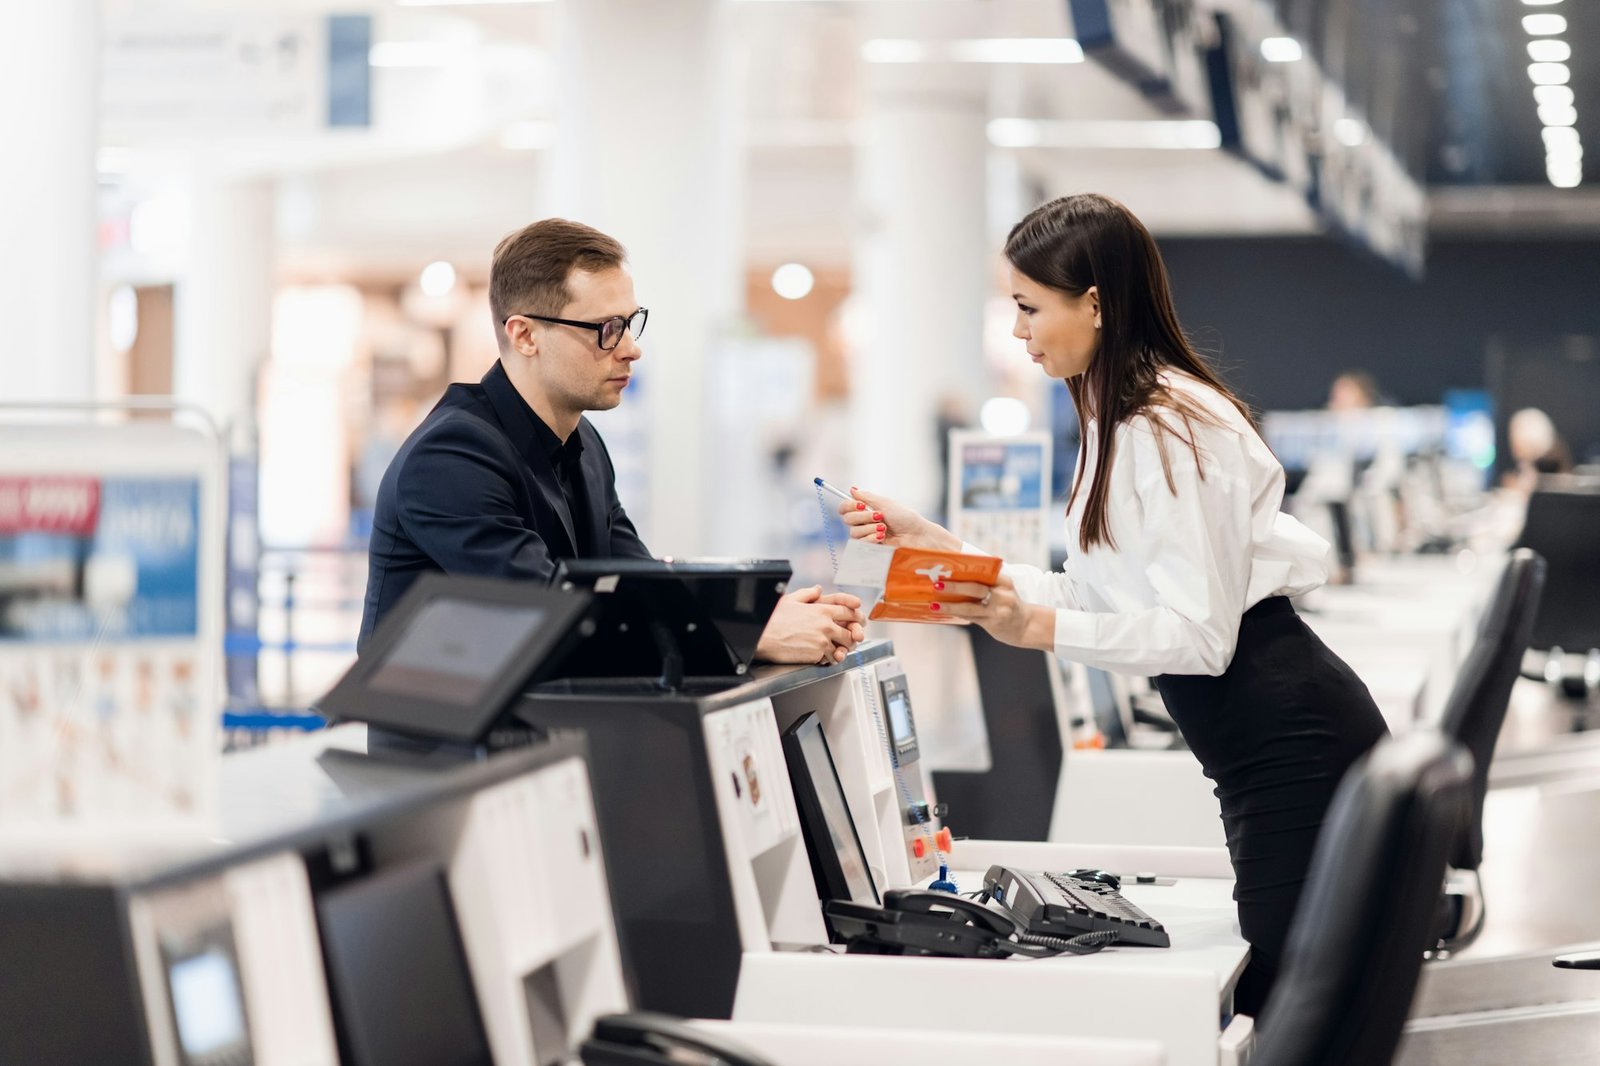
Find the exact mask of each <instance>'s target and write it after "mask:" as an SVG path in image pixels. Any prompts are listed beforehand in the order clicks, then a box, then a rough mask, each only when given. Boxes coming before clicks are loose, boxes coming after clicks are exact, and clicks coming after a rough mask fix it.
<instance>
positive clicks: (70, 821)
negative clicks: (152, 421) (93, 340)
mask: <svg viewBox="0 0 1600 1066" xmlns="http://www.w3.org/2000/svg"><path fill="white" fill-rule="evenodd" d="M13 442H17V443H20V444H22V445H25V447H19V448H17V449H10V448H5V449H4V450H5V452H6V460H5V461H0V828H3V829H5V830H8V831H11V830H22V831H25V832H26V831H29V830H41V829H42V830H44V831H45V832H46V833H48V834H52V835H55V834H62V833H63V832H65V831H67V830H70V829H73V828H83V829H86V830H93V831H105V830H112V831H115V832H122V831H124V830H134V829H150V830H152V831H157V832H159V831H160V830H162V829H163V828H166V827H169V826H172V825H174V824H197V823H200V822H201V821H203V820H204V819H206V818H207V816H208V815H209V813H210V812H211V811H212V810H213V809H214V800H213V797H212V792H213V791H214V789H213V787H212V786H213V781H214V774H215V768H216V763H217V760H218V758H219V747H218V746H219V743H220V735H219V726H220V711H221V706H220V698H219V695H218V691H219V679H220V649H221V640H220V610H219V609H218V608H219V606H220V593H219V588H220V573H221V571H220V561H221V558H220V529H221V526H220V523H219V522H218V521H217V518H216V516H217V515H219V514H220V509H219V507H218V504H219V502H220V500H219V494H218V486H219V485H220V484H221V478H220V470H221V463H220V452H219V450H218V449H217V447H216V444H215V441H214V439H207V438H206V437H205V436H204V435H201V434H196V433H194V432H192V431H184V430H180V429H178V428H176V427H168V426H161V427H157V426H153V425H149V424H145V425H142V426H136V427H126V428H124V429H122V430H121V431H116V430H114V429H113V428H112V427H104V426H95V427H88V426H85V427H82V428H79V429H75V430H66V429H60V428H50V429H46V428H44V427H10V426H6V427H0V447H3V446H4V445H8V444H10V443H13ZM29 455H31V456H35V457H38V456H49V457H50V459H49V465H48V466H46V463H45V462H41V461H38V460H37V459H36V460H35V465H37V466H38V467H43V468H44V469H40V470H28V469H27V468H26V464H25V463H24V462H21V461H19V460H22V459H23V457H25V456H29ZM97 467H98V468H99V471H100V472H97V473H86V472H83V471H89V470H95V469H96V468H97Z"/></svg>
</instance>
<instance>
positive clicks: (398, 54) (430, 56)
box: [367, 41, 452, 67]
mask: <svg viewBox="0 0 1600 1066" xmlns="http://www.w3.org/2000/svg"><path fill="white" fill-rule="evenodd" d="M451 51H452V49H451V48H450V46H448V45H445V44H440V43H439V42H438V41H379V42H378V43H377V44H375V45H373V46H372V48H371V49H369V50H368V52H367V62H368V63H369V64H371V65H372V66H375V67H442V66H444V65H445V64H446V63H448V62H449V61H450V54H451Z"/></svg>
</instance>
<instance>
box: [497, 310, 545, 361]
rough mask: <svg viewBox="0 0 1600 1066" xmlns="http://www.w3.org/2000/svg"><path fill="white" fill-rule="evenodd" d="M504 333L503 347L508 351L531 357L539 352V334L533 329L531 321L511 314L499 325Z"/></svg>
mask: <svg viewBox="0 0 1600 1066" xmlns="http://www.w3.org/2000/svg"><path fill="white" fill-rule="evenodd" d="M500 329H501V330H502V331H503V332H504V333H505V338H506V344H505V348H506V351H507V352H508V353H513V352H514V353H516V354H517V355H521V356H525V357H528V358H532V357H533V356H536V355H538V354H539V334H538V333H537V332H536V331H535V330H534V328H533V323H532V322H529V321H528V320H527V319H526V318H523V317H522V316H521V315H513V316H511V317H510V318H508V319H506V321H505V324H504V325H502V326H501V327H500Z"/></svg>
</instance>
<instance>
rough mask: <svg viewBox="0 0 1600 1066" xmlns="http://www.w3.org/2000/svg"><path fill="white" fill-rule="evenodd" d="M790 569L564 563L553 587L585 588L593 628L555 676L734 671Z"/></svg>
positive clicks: (669, 679)
mask: <svg viewBox="0 0 1600 1066" xmlns="http://www.w3.org/2000/svg"><path fill="white" fill-rule="evenodd" d="M791 574H792V571H791V569H790V567H789V564H788V563H787V562H786V561H784V560H782V559H749V560H714V561H713V560H706V561H689V562H677V561H672V560H656V559H568V560H565V561H563V562H562V563H561V566H560V569H559V570H558V572H557V574H556V587H558V588H561V589H568V590H580V589H581V590H583V591H586V592H590V593H592V594H593V596H594V603H593V608H592V611H591V617H592V619H593V621H594V632H593V633H592V634H590V635H589V636H588V637H587V638H586V639H585V640H584V641H583V642H582V643H581V644H579V645H578V646H577V647H576V648H574V649H573V651H572V652H571V654H569V655H567V656H566V657H565V658H564V659H563V660H562V663H561V665H560V668H559V670H558V671H557V673H556V675H555V676H559V677H569V678H576V677H606V678H623V677H633V678H637V677H660V678H661V679H662V680H663V682H664V683H666V685H667V687H670V688H676V687H678V685H679V684H680V683H681V682H682V680H683V678H685V677H709V678H733V677H741V676H743V675H744V674H745V673H746V672H747V671H748V670H749V668H750V663H751V661H752V660H753V659H754V658H755V654H756V645H757V644H758V643H759V642H760V640H761V631H762V630H763V629H765V628H766V625H767V619H768V618H770V617H771V616H772V611H773V608H775V607H776V606H777V605H778V600H779V598H780V597H782V596H783V593H784V590H785V589H786V588H787V587H788V582H789V577H790V575H791ZM674 656H676V657H677V658H676V659H675V660H674Z"/></svg>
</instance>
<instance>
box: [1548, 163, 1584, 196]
mask: <svg viewBox="0 0 1600 1066" xmlns="http://www.w3.org/2000/svg"><path fill="white" fill-rule="evenodd" d="M1544 172H1545V176H1546V177H1548V178H1549V179H1550V184H1551V185H1554V186H1555V187H1556V188H1558V189H1572V188H1576V187H1577V186H1578V185H1580V184H1582V182H1583V161H1582V160H1579V159H1547V160H1545V165H1544Z"/></svg>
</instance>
